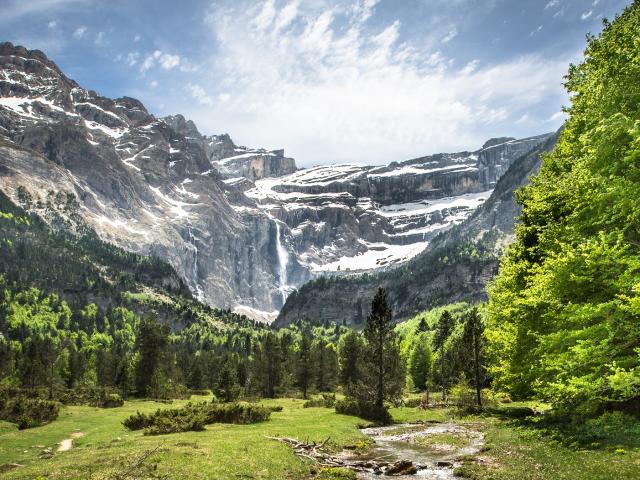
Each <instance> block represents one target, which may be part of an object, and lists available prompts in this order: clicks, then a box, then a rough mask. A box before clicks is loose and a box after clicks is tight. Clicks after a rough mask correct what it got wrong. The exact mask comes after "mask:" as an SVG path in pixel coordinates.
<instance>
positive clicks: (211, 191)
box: [0, 43, 548, 319]
mask: <svg viewBox="0 0 640 480" xmlns="http://www.w3.org/2000/svg"><path fill="white" fill-rule="evenodd" d="M547 138H548V135H542V136H538V137H532V138H528V139H523V140H514V139H510V138H503V139H493V140H491V141H489V142H487V143H486V144H485V145H484V146H483V148H481V149H479V150H478V151H475V152H461V153H456V154H437V155H431V156H427V157H422V158H417V159H413V160H408V161H405V162H401V163H397V162H394V163H391V164H389V165H386V166H375V167H374V166H359V165H330V166H319V167H314V168H310V169H305V170H298V169H297V168H296V165H295V161H294V160H293V159H292V158H288V157H285V155H284V151H283V150H272V151H268V150H264V149H251V148H246V147H240V146H237V145H235V144H234V143H233V141H232V140H231V138H230V137H229V136H228V135H226V134H224V135H213V136H206V135H202V134H200V132H199V131H198V129H197V127H196V125H195V124H194V123H193V122H191V121H189V120H185V118H184V117H183V116H181V115H175V116H171V117H166V118H156V117H155V116H153V115H151V114H149V112H148V111H147V110H146V108H145V107H144V105H142V103H140V102H139V101H137V100H135V99H132V98H129V97H122V98H118V99H115V100H112V99H108V98H104V97H102V96H100V95H98V94H97V93H96V92H93V91H89V90H84V89H82V88H81V87H80V86H79V85H78V84H77V83H76V82H74V81H73V80H70V79H69V78H67V77H66V76H65V75H64V74H63V73H62V72H61V71H60V69H59V68H58V67H57V66H56V65H55V64H54V63H53V62H51V61H50V60H49V59H48V58H47V57H46V56H45V55H44V54H43V53H42V52H39V51H37V50H27V49H25V48H23V47H19V46H14V45H12V44H10V43H3V44H0V176H1V177H2V189H3V190H4V191H5V192H6V193H7V194H9V195H11V196H12V197H13V198H14V199H15V198H16V190H17V188H18V187H19V186H24V187H25V188H27V190H29V191H30V193H31V194H32V195H33V196H34V197H40V198H44V197H45V196H46V194H47V192H49V191H51V190H54V191H68V192H73V193H75V194H76V196H77V197H78V200H79V202H80V205H81V208H82V209H83V211H84V217H85V219H86V221H87V222H88V223H89V224H90V225H91V226H92V227H93V228H95V230H96V231H97V232H98V234H99V235H100V236H101V237H102V238H103V239H105V240H108V241H111V242H113V243H116V244H118V245H119V246H122V247H124V248H126V249H129V250H132V251H136V252H139V253H143V254H151V255H157V256H160V257H161V258H163V259H166V260H167V261H168V262H169V263H171V264H172V265H173V266H174V267H175V268H176V270H177V271H178V273H179V274H180V275H181V276H183V277H184V279H185V281H186V282H187V284H188V285H189V287H190V288H191V290H192V292H193V293H194V295H195V296H197V297H198V298H200V299H201V300H203V301H206V302H208V303H210V304H213V305H217V306H221V307H225V308H236V309H239V310H240V311H242V312H243V313H248V314H250V315H252V316H254V317H260V318H265V319H271V318H273V317H274V314H273V313H272V312H274V311H277V310H278V309H279V308H280V307H281V306H282V305H283V302H284V300H285V299H286V297H287V295H288V294H289V293H290V292H291V291H292V290H293V289H295V288H297V287H299V286H300V285H302V284H303V283H304V282H305V281H307V280H309V279H311V278H314V277H317V276H318V275H322V274H325V273H330V274H334V275H335V274H341V273H344V272H351V273H353V272H364V271H371V270H373V269H380V268H387V267H390V266H393V265H397V264H400V263H402V262H404V261H406V260H408V259H409V258H412V257H414V256H415V255H417V254H419V253H420V252H422V251H423V250H425V248H427V246H428V244H429V241H430V240H431V239H432V238H433V237H434V236H435V235H436V234H437V233H439V232H443V231H445V230H447V229H448V228H450V227H451V226H452V225H455V224H458V223H460V222H462V221H463V220H464V219H465V218H467V217H468V216H469V215H470V214H471V213H472V212H473V211H474V210H475V209H476V208H477V207H478V206H479V205H481V204H482V203H483V202H484V201H485V200H486V199H487V198H489V195H490V194H491V192H492V190H493V188H494V186H495V185H496V182H497V181H498V180H499V179H500V177H501V176H502V175H503V174H504V173H505V172H506V171H507V169H508V168H509V166H510V165H511V164H512V163H513V162H514V160H516V159H517V158H519V157H521V156H522V155H525V154H526V153H527V152H529V151H531V150H532V149H534V148H536V147H537V146H538V145H540V144H541V143H543V142H544V141H545V140H546V139H547Z"/></svg>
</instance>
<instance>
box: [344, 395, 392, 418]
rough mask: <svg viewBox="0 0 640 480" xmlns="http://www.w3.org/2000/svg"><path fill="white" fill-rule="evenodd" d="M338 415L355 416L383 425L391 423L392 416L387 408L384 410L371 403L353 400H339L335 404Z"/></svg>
mask: <svg viewBox="0 0 640 480" xmlns="http://www.w3.org/2000/svg"><path fill="white" fill-rule="evenodd" d="M335 407H336V413H341V414H343V415H353V416H355V417H360V418H364V419H365V420H371V421H374V422H379V423H382V424H389V423H391V420H392V419H391V414H390V413H389V410H388V409H387V408H386V407H382V409H380V408H378V407H376V406H375V405H373V404H371V403H364V402H358V401H356V400H353V399H349V398H347V399H345V400H338V401H337V402H336V403H335Z"/></svg>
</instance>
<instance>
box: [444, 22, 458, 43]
mask: <svg viewBox="0 0 640 480" xmlns="http://www.w3.org/2000/svg"><path fill="white" fill-rule="evenodd" d="M457 36H458V29H457V28H456V27H455V26H454V27H451V30H449V32H448V33H447V34H446V35H445V36H444V37H443V38H442V43H448V42H450V41H451V40H453V39H454V38H456V37H457Z"/></svg>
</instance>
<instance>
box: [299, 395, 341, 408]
mask: <svg viewBox="0 0 640 480" xmlns="http://www.w3.org/2000/svg"><path fill="white" fill-rule="evenodd" d="M335 404H336V395H335V394H334V393H323V394H322V395H321V396H320V397H319V398H312V399H311V400H307V401H306V402H304V404H303V405H302V407H303V408H310V407H325V408H332V407H333V406H335Z"/></svg>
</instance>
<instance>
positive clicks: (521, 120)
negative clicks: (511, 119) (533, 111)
mask: <svg viewBox="0 0 640 480" xmlns="http://www.w3.org/2000/svg"><path fill="white" fill-rule="evenodd" d="M528 121H529V114H528V113H525V114H524V115H522V116H521V117H520V118H519V119H518V120H516V123H517V124H518V125H521V124H523V123H527V122H528Z"/></svg>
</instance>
